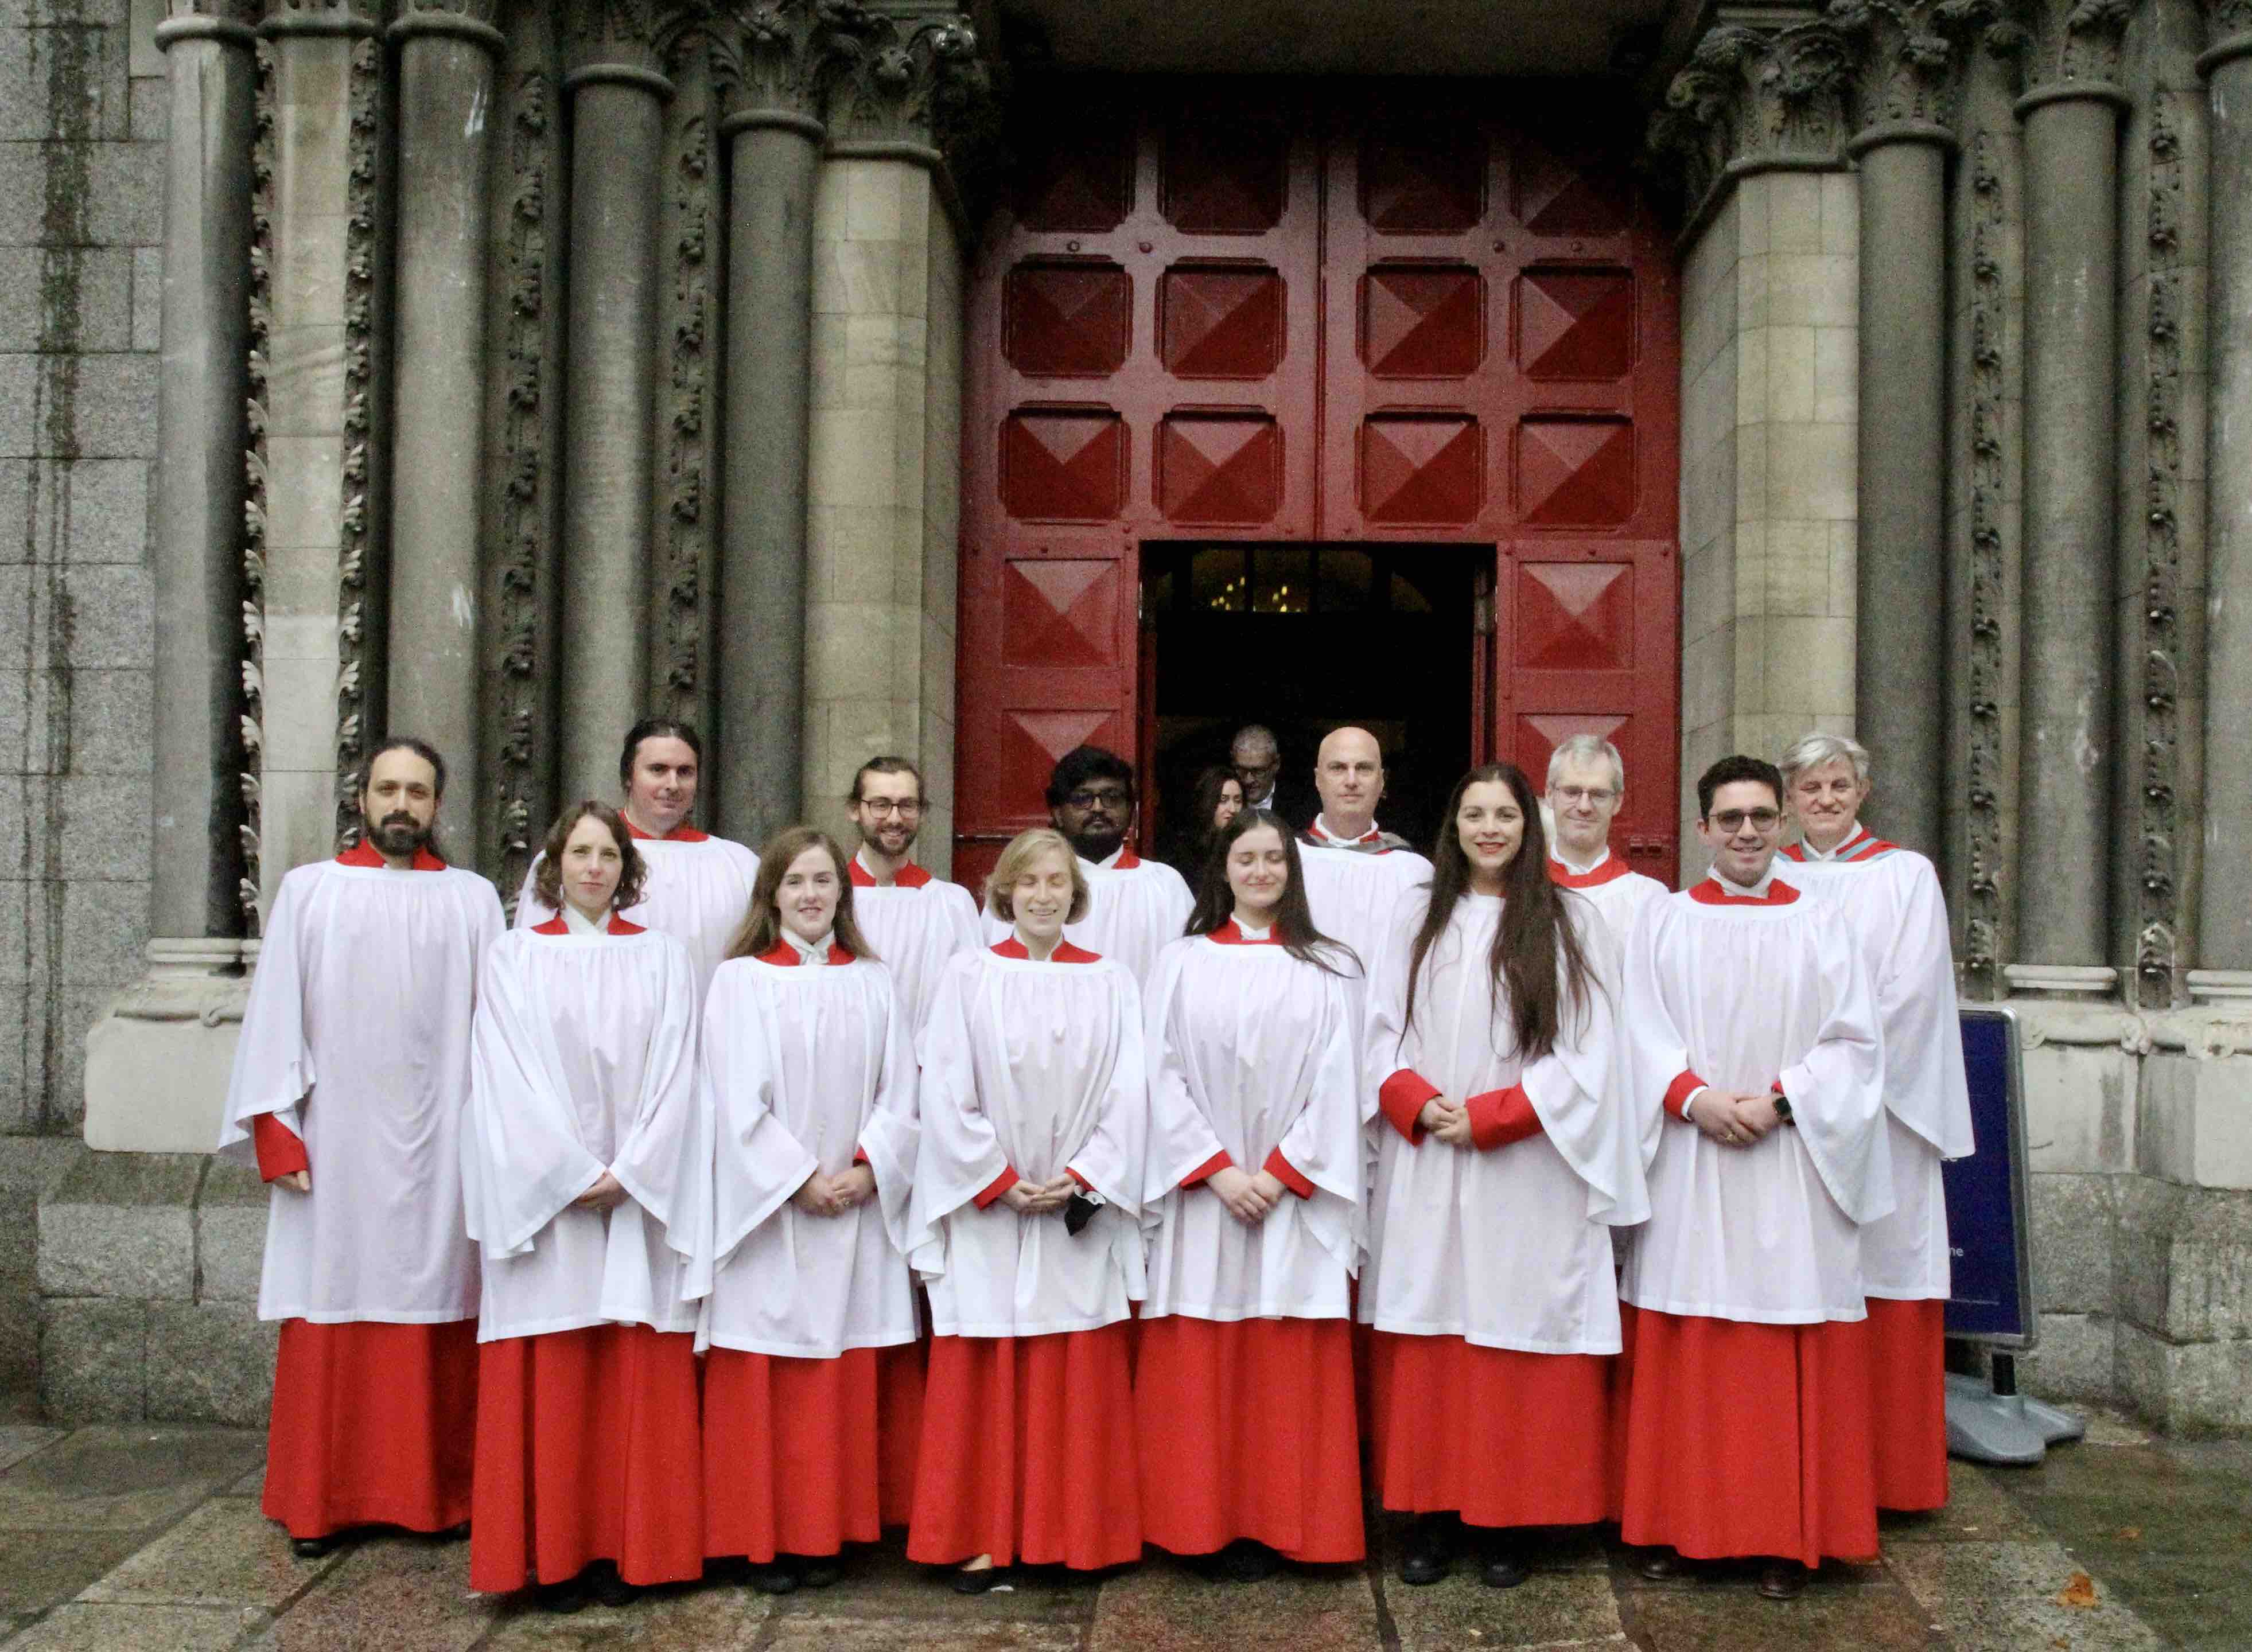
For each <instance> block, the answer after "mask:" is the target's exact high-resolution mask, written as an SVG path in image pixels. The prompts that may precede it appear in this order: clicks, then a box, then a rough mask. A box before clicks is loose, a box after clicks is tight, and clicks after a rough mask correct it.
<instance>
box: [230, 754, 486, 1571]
mask: <svg viewBox="0 0 2252 1652" xmlns="http://www.w3.org/2000/svg"><path fill="white" fill-rule="evenodd" d="M445 790H446V764H445V760H444V759H443V758H441V757H440V756H439V754H438V753H437V752H436V751H435V750H434V749H433V748H432V747H430V746H427V745H425V744H424V743H423V742H422V741H421V740H417V739H387V740H385V741H384V742H382V743H381V744H380V745H379V746H376V748H375V749H374V751H373V752H372V753H370V755H369V756H368V757H367V758H366V759H365V760H364V761H363V762H362V763H361V765H360V768H359V774H358V784H357V786H356V788H355V796H356V799H357V801H358V806H359V814H360V823H361V824H360V834H359V841H358V843H356V844H354V845H353V846H352V847H351V849H348V850H345V851H344V853H343V854H341V855H339V856H337V857H336V858H335V859H334V860H326V861H316V862H315V863H313V864H309V865H304V866H299V867H296V868H295V869H294V870H293V871H290V872H289V873H288V875H287V876H286V877H284V878H282V887H281V889H280V890H279V892H277V893H276V894H275V898H274V906H273V909H272V911H271V912H269V913H268V914H267V919H266V926H265V930H266V933H265V941H264V944H263V946H262V947H261V950H260V955H259V961H258V968H257V972H256V973H255V974H254V975H253V976H252V977H251V982H250V1002H249V1005H248V1007H247V1010H245V1012H244V1015H243V1021H242V1038H241V1042H240V1044H239V1045H237V1046H236V1048H235V1057H234V1072H233V1079H232V1081H231V1082H230V1084H229V1086H228V1091H227V1107H226V1124H225V1125H224V1126H223V1127H222V1128H221V1130H220V1133H219V1149H220V1151H221V1152H223V1153H225V1154H226V1155H227V1156H229V1157H231V1158H234V1159H237V1160H247V1161H250V1162H253V1163H256V1165H257V1166H258V1170H259V1173H260V1174H261V1176H262V1177H264V1178H265V1179H266V1181H267V1182H268V1183H269V1184H271V1186H272V1187H273V1190H274V1191H273V1194H272V1195H271V1202H270V1204H269V1206H268V1217H267V1231H266V1262H265V1271H264V1274H263V1276H262V1277H261V1280H260V1281H259V1288H258V1315H259V1317H260V1318H261V1319H278V1320H280V1321H281V1322H282V1339H281V1350H280V1353H279V1355H278V1357H276V1359H275V1367H274V1417H273V1422H272V1424H271V1426H270V1427H269V1428H268V1433H267V1439H266V1489H265V1493H264V1508H265V1510H266V1514H267V1517H268V1518H269V1519H273V1520H278V1521H280V1522H281V1523H282V1524H283V1525H285V1526H286V1527H288V1531H289V1535H290V1538H291V1540H292V1544H293V1546H294V1547H295V1551H296V1552H297V1553H298V1554H300V1555H302V1556H308V1557H309V1556H315V1555H320V1554H325V1553H327V1552H328V1551H329V1550H330V1547H332V1546H333V1542H334V1536H335V1534H336V1533H337V1532H340V1531H344V1530H346V1529H347V1528H350V1527H352V1526H358V1525H376V1524H381V1525H394V1526H404V1527H406V1528H407V1529H408V1530H409V1531H448V1530H450V1529H451V1528H454V1527H456V1526H458V1525H460V1524H461V1523H462V1522H463V1521H465V1520H467V1519H468V1518H469V1482H470V1468H471V1461H470V1454H469V1440H468V1438H467V1435H466V1433H465V1431H464V1430H463V1429H462V1427H461V1419H463V1418H465V1417H467V1416H469V1415H470V1414H471V1413H474V1411H475V1410H476V1392H477V1370H476V1314H477V1274H476V1254H475V1253H473V1252H472V1251H471V1250H470V1248H469V1240H468V1238H467V1236H466V1235H465V1234H464V1233H463V1232H462V1176H461V1160H460V1156H459V1153H458V1147H457V1144H458V1141H459V1137H460V1134H461V1128H462V1122H461V1121H462V1109H463V1108H464V1107H466V1106H467V1105H468V1102H469V1024H470V1017H471V1015H472V1013H473V1012H474V1010H475V1007H476V978H477V965H478V961H479V960H480V959H482V958H483V955H484V951H485V948H486V947H487V946H488V945H490V943H491V941H493V939H494V938H495V937H496V936H497V935H498V934H500V932H501V911H500V901H499V899H497V897H496V896H495V895H494V893H493V888H492V885H490V883H488V882H486V881H485V880H484V879H483V878H480V877H478V876H477V875H476V873H475V872H472V871H457V870H455V869H454V868H451V867H449V866H448V865H447V864H446V863H445V861H444V860H443V859H442V858H441V857H440V853H439V850H438V842H437V835H436V834H437V814H438V806H439V803H440V802H441V799H442V798H443V797H444V795H445Z"/></svg>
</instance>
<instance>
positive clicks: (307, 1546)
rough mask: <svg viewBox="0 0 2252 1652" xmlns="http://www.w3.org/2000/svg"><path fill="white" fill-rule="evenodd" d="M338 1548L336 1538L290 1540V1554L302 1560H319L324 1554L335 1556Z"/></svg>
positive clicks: (297, 1538) (298, 1538)
mask: <svg viewBox="0 0 2252 1652" xmlns="http://www.w3.org/2000/svg"><path fill="white" fill-rule="evenodd" d="M336 1546H337V1540H336V1538H335V1537H334V1536H330V1537H292V1538H290V1539H289V1552H290V1553H291V1554H294V1555H295V1556H296V1557H297V1558H299V1559H300V1560H317V1559H319V1558H321V1557H322V1556H323V1555H324V1554H333V1553H334V1552H335V1551H336Z"/></svg>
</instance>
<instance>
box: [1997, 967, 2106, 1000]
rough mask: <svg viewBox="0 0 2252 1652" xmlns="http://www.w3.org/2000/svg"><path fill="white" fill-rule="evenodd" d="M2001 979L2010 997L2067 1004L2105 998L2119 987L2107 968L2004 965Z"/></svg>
mask: <svg viewBox="0 0 2252 1652" xmlns="http://www.w3.org/2000/svg"><path fill="white" fill-rule="evenodd" d="M2002 975H2003V977H2004V978H2005V980H2007V981H2008V982H2009V983H2010V992H2011V994H2012V996H2022V997H2029V998H2033V999H2036V1000H2038V999H2048V1000H2052V1001H2054V1002H2060V1003H2089V1002H2091V1001H2093V1000H2098V999H2102V998H2104V997H2106V996H2109V995H2110V993H2111V992H2112V991H2113V989H2116V987H2117V986H2118V984H2119V972H2118V971H2117V970H2116V969H2114V968H2111V966H2110V965H2109V964H2027V963H2014V964H2004V965H2003V966H2002Z"/></svg>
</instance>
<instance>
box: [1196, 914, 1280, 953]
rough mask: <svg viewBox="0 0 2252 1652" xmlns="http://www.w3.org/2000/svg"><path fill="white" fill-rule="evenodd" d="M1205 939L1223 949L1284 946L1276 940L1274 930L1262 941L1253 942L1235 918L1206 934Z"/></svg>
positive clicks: (1269, 931) (1270, 930) (1263, 937)
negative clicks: (1214, 942) (1215, 942)
mask: <svg viewBox="0 0 2252 1652" xmlns="http://www.w3.org/2000/svg"><path fill="white" fill-rule="evenodd" d="M1205 939H1206V941H1218V942H1219V943H1220V945H1221V946H1223V947H1279V946H1281V945H1282V942H1281V941H1278V940H1277V939H1275V932H1274V931H1273V930H1272V929H1269V930H1268V932H1267V934H1265V935H1264V936H1262V938H1261V939H1259V940H1257V941H1253V940H1251V939H1250V938H1249V937H1248V936H1247V935H1246V934H1244V933H1243V929H1242V926H1241V925H1240V924H1238V923H1237V922H1236V921H1235V920H1234V919H1233V918H1231V919H1229V920H1227V922H1226V923H1224V924H1222V925H1220V927H1219V928H1217V929H1215V930H1213V931H1212V932H1211V933H1209V934H1206V936H1205Z"/></svg>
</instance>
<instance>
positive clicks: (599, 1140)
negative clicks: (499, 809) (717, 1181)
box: [462, 924, 711, 1342]
mask: <svg viewBox="0 0 2252 1652" xmlns="http://www.w3.org/2000/svg"><path fill="white" fill-rule="evenodd" d="M553 927H554V926H553V924H550V925H549V926H548V927H547V928H548V929H550V930H552V929H553ZM696 1014H697V997H696V980H695V968H694V966H693V965H692V963H691V962H690V961H689V957H688V952H687V949H686V948H685V947H683V946H682V945H681V944H680V943H679V942H678V941H675V940H674V939H673V938H672V937H671V936H670V935H667V934H660V933H658V932H657V931H656V930H653V929H650V930H637V931H635V932H634V933H630V934H615V933H611V932H608V931H602V932H597V933H594V934H581V933H572V934H552V933H547V931H546V930H540V931H534V930H524V929H518V930H514V931H511V933H510V934H506V935H504V936H502V937H501V939H500V940H498V941H496V942H494V943H493V947H492V950H491V952H490V954H487V956H486V960H485V970H484V975H483V982H482V984H481V989H480V991H479V995H478V999H477V1019H476V1038H475V1040H474V1044H475V1051H474V1059H473V1070H474V1084H473V1086H472V1090H471V1099H470V1109H469V1111H470V1117H469V1124H470V1128H469V1131H468V1133H467V1135H465V1137H464V1141H463V1145H462V1176H463V1182H464V1186H465V1190H466V1192H467V1194H468V1206H469V1233H470V1237H472V1238H473V1239H476V1240H477V1242H478V1244H479V1245H480V1246H482V1247H483V1274H484V1311H483V1315H481V1317H480V1321H479V1323H478V1327H477V1339H478V1340H479V1341H480V1342H495V1341H498V1340H500V1339H501V1338H504V1337H509V1336H540V1335H545V1334H546V1333H548V1332H552V1331H566V1330H576V1329H580V1328H581V1327H584V1326H587V1325H599V1324H603V1323H605V1322H616V1323H620V1324H642V1325H650V1326H654V1327H655V1328H656V1329H658V1330H664V1331H686V1330H692V1329H695V1325H696V1310H695V1308H694V1307H693V1305H692V1304H691V1303H689V1302H687V1301H684V1299H683V1295H682V1289H683V1284H684V1278H685V1266H686V1263H687V1262H688V1260H689V1259H690V1258H691V1257H692V1255H693V1254H694V1253H695V1252H696V1247H697V1244H698V1242H699V1238H700V1236H699V1234H698V1233H697V1232H694V1231H693V1230H694V1228H695V1226H696V1224H697V1222H698V1221H699V1219H700V1216H701V1213H702V1211H703V1210H704V1207H705V1203H706V1201H705V1199H704V1198H703V1197H701V1196H700V1188H701V1185H702V1182H703V1179H704V1178H705V1177H708V1176H709V1174H710V1171H709V1168H708V1167H709V1165H710V1163H711V1141H710V1132H709V1129H708V1128H707V1126H706V1123H705V1121H704V1119H703V1117H702V1115H701V1114H700V1113H699V1108H698V1107H697V1101H696V1093H695V1077H696ZM604 1170H608V1171H609V1172H610V1174H611V1175H613V1176H615V1177H616V1178H617V1179H618V1181H619V1182H620V1183H622V1185H623V1186H624V1188H625V1190H626V1192H627V1194H628V1195H629V1197H627V1198H625V1199H623V1200H622V1201H620V1202H619V1203H618V1204H616V1205H615V1206H613V1207H612V1208H611V1209H610V1210H609V1211H607V1212H604V1211H596V1210H592V1209H589V1208H587V1207H585V1206H581V1205H578V1204H573V1200H574V1199H576V1198H577V1197H579V1196H580V1194H581V1193H584V1192H585V1191H586V1190H587V1189H588V1188H590V1187H592V1186H593V1185H594V1183H595V1182H596V1181H597V1180H599V1179H600V1178H601V1174H602V1172H603V1171H604Z"/></svg>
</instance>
